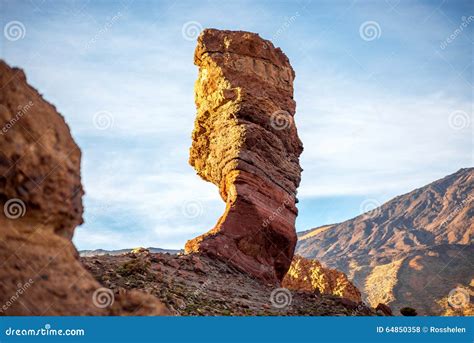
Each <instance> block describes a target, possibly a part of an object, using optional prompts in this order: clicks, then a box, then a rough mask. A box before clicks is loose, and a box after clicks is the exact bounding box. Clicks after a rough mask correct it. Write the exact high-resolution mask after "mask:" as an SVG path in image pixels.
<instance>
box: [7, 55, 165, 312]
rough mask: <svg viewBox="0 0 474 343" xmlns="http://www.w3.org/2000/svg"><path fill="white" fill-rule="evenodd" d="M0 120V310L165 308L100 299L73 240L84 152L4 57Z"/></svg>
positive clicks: (131, 299) (136, 297) (132, 299)
mask: <svg viewBox="0 0 474 343" xmlns="http://www.w3.org/2000/svg"><path fill="white" fill-rule="evenodd" d="M0 125H1V127H0V135H1V137H0V205H1V209H2V211H1V213H0V261H2V268H0V304H2V307H0V315H103V314H111V313H113V314H127V313H128V310H126V309H125V307H124V306H128V309H135V308H137V311H138V312H136V314H146V313H155V314H159V313H160V309H163V307H162V305H161V303H160V302H159V301H158V300H156V299H155V298H154V297H151V296H148V295H145V294H141V293H140V294H139V293H130V292H121V293H120V294H119V293H117V295H116V296H115V302H114V304H112V303H111V304H110V306H107V307H101V306H100V304H99V306H97V301H94V299H95V298H97V290H99V289H100V287H101V286H100V284H99V283H97V282H96V281H95V280H94V279H93V278H92V276H91V275H90V274H89V273H88V272H86V271H85V270H84V268H83V267H82V266H81V264H80V262H79V261H78V254H77V251H76V249H75V248H74V246H73V244H72V242H71V238H72V235H73V232H74V228H75V227H76V225H78V224H80V223H82V211H83V208H82V200H81V199H82V195H83V193H84V192H83V190H82V186H81V178H80V160H81V152H80V150H79V148H78V146H77V145H76V144H75V142H74V140H73V139H72V137H71V134H70V132H69V128H68V126H67V125H66V123H65V122H64V119H63V117H62V116H61V115H60V114H59V113H58V112H57V111H56V109H55V107H54V106H52V105H51V104H49V103H47V102H46V101H45V100H43V98H42V97H41V95H40V94H39V93H38V92H37V91H36V90H35V89H34V88H32V87H31V86H29V85H28V84H27V82H26V77H25V74H24V73H23V71H21V70H20V69H16V68H10V67H9V66H8V65H7V64H6V63H4V62H3V61H0ZM99 296H100V294H99ZM111 296H112V295H111ZM112 297H113V296H112ZM95 300H97V299H95ZM142 301H149V303H148V304H155V305H156V307H154V308H145V309H143V308H141V309H139V308H138V307H139V303H140V302H142ZM134 306H135V307H134ZM160 306H161V307H160ZM130 312H133V310H132V311H130Z"/></svg>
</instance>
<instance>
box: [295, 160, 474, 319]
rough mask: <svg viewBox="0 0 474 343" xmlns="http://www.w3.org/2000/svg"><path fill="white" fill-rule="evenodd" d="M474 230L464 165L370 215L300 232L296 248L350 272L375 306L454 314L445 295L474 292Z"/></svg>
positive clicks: (469, 172) (471, 189) (472, 190)
mask: <svg viewBox="0 0 474 343" xmlns="http://www.w3.org/2000/svg"><path fill="white" fill-rule="evenodd" d="M473 233H474V168H465V169H461V170H459V171H458V172H456V173H454V174H452V175H449V176H446V177H444V178H442V179H440V180H437V181H435V182H433V183H431V184H429V185H426V186H424V187H421V188H419V189H416V190H414V191H412V192H410V193H407V194H404V195H401V196H398V197H396V198H394V199H393V200H391V201H389V202H387V203H385V204H383V205H382V206H381V207H379V208H377V209H375V210H373V211H371V212H369V213H365V214H363V215H360V216H358V217H356V218H354V219H351V220H348V221H345V222H343V223H340V224H334V225H328V226H324V227H321V228H316V229H313V230H311V231H309V232H306V233H304V234H301V236H300V238H299V241H298V247H297V252H298V254H300V255H302V256H304V257H307V258H314V259H317V260H319V261H321V262H323V263H324V264H325V265H327V266H330V267H332V268H336V269H338V270H341V271H343V272H345V273H346V274H347V275H348V276H349V278H350V279H351V280H352V281H353V282H354V283H355V285H356V286H357V287H358V288H359V289H360V290H361V292H362V294H363V298H364V299H365V300H367V302H368V303H369V304H371V305H372V306H375V305H377V303H379V302H382V303H387V304H388V305H390V306H391V307H392V308H394V309H396V310H397V309H400V308H401V307H404V306H410V307H414V308H416V309H417V311H418V313H419V314H431V315H437V314H442V313H446V312H449V311H448V310H449V306H448V307H444V308H443V306H442V304H446V301H444V302H443V301H442V299H445V298H446V297H447V296H448V294H449V293H450V291H451V290H453V289H456V288H457V287H463V288H465V289H466V291H467V292H470V293H471V296H472V294H474V287H473V282H474V281H473V280H474V276H473V273H472V264H473V263H474V254H473V249H474V245H473V241H472V235H473ZM454 309H455V310H456V311H458V312H460V311H462V309H461V308H459V307H457V308H454Z"/></svg>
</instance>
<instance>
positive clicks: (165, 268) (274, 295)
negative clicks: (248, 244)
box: [81, 250, 383, 316]
mask: <svg viewBox="0 0 474 343" xmlns="http://www.w3.org/2000/svg"><path fill="white" fill-rule="evenodd" d="M81 262H82V263H83V265H84V266H85V268H86V269H87V270H89V271H90V273H91V274H92V275H93V276H94V277H95V278H96V280H97V281H99V282H100V283H101V284H102V285H103V286H104V287H107V288H110V289H111V290H113V291H114V292H115V294H119V293H120V292H123V290H124V289H125V290H142V291H145V292H146V293H149V294H152V295H154V296H156V297H157V298H158V299H159V300H161V301H162V302H163V303H164V304H166V306H167V307H168V308H169V310H170V311H171V313H173V314H174V315H191V316H200V315H205V316H220V315H223V316H226V315H232V316H245V315H247V316H248V315H250V316H252V315H254V316H263V315H282V316H290V315H302V316H375V315H383V314H382V312H380V311H376V310H375V309H372V308H369V307H367V306H366V305H364V304H363V303H355V302H353V301H351V300H348V299H345V298H339V297H335V296H330V295H323V294H318V293H315V292H306V291H288V290H286V289H283V288H279V286H278V285H276V284H275V285H273V284H264V283H262V282H261V281H259V280H257V279H253V278H252V277H250V276H249V275H248V274H246V273H242V272H240V271H238V270H237V269H235V268H234V267H232V266H229V265H228V264H226V263H224V262H223V261H220V260H218V259H215V258H212V259H211V258H209V257H207V256H204V255H195V254H193V255H171V254H166V253H165V254H161V253H150V252H149V251H147V250H140V251H135V252H129V253H126V254H123V255H119V256H110V255H103V256H95V257H82V258H81ZM137 310H138V309H137Z"/></svg>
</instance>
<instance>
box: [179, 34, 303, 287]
mask: <svg viewBox="0 0 474 343" xmlns="http://www.w3.org/2000/svg"><path fill="white" fill-rule="evenodd" d="M194 62H195V64H196V65H197V66H198V67H199V76H198V80H197V81H196V85H195V93H196V95H195V100H196V106H197V117H196V121H195V128H194V131H193V136H192V137H193V143H192V147H191V150H190V159H189V161H190V164H191V165H192V166H193V167H194V168H195V169H196V171H197V173H198V174H199V175H200V176H201V177H202V178H203V179H204V180H206V181H209V182H212V183H214V184H215V185H216V186H218V187H219V192H220V195H221V197H222V199H223V200H224V201H225V202H226V204H227V206H226V210H225V213H224V214H223V215H222V217H221V218H220V219H219V221H218V222H217V224H216V226H215V227H214V228H213V229H212V230H211V231H209V232H208V233H206V234H204V235H202V236H200V237H197V238H195V239H193V240H191V241H188V243H187V244H186V247H185V250H186V252H188V253H189V252H205V253H207V254H210V255H213V256H218V257H221V258H224V259H225V260H227V261H228V262H230V263H231V264H233V265H234V266H236V267H238V268H239V269H240V270H243V271H245V272H248V273H250V274H251V275H253V276H256V277H259V278H261V279H265V280H271V281H279V280H281V279H282V278H283V276H284V275H285V273H286V271H287V270H288V268H289V266H290V263H291V260H292V257H293V253H294V248H295V244H296V233H295V218H296V215H297V209H296V206H295V203H296V189H297V187H298V185H299V182H300V173H301V168H300V166H299V155H300V154H301V152H302V149H303V148H302V144H301V141H300V140H299V138H298V134H297V130H296V126H295V123H294V120H293V116H294V114H295V101H294V100H293V79H294V72H293V69H292V68H291V65H290V63H289V61H288V58H287V57H286V56H285V55H284V54H283V52H281V50H280V49H278V48H275V47H274V46H273V44H272V43H271V42H269V41H267V40H264V39H262V38H260V37H259V36H258V35H257V34H253V33H249V32H241V31H220V30H213V29H209V30H205V31H203V33H202V34H201V35H200V37H199V39H198V46H197V48H196V52H195V57H194Z"/></svg>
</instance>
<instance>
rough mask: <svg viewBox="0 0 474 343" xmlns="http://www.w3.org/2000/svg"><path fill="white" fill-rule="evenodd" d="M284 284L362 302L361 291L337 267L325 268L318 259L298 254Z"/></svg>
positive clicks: (292, 287)
mask: <svg viewBox="0 0 474 343" xmlns="http://www.w3.org/2000/svg"><path fill="white" fill-rule="evenodd" d="M282 286H283V287H285V288H288V289H292V290H300V291H309V292H316V293H318V294H319V293H321V294H331V295H335V296H338V297H342V298H346V299H349V300H352V301H353V302H355V303H360V302H361V301H362V299H361V293H360V291H359V290H358V289H357V287H356V286H354V285H353V284H352V282H351V281H350V280H349V279H348V278H347V276H346V274H344V273H343V272H340V271H338V270H335V269H330V268H325V267H323V266H322V265H321V263H319V262H318V261H316V260H310V259H307V258H304V257H301V256H298V255H295V256H294V257H293V262H292V263H291V266H290V269H289V270H288V273H287V274H286V275H285V278H284V279H283V282H282Z"/></svg>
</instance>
